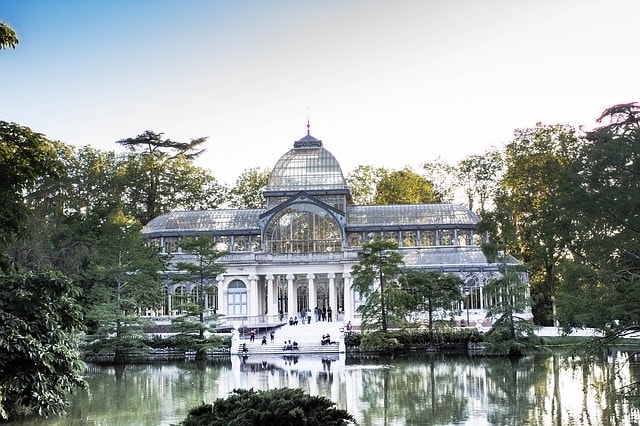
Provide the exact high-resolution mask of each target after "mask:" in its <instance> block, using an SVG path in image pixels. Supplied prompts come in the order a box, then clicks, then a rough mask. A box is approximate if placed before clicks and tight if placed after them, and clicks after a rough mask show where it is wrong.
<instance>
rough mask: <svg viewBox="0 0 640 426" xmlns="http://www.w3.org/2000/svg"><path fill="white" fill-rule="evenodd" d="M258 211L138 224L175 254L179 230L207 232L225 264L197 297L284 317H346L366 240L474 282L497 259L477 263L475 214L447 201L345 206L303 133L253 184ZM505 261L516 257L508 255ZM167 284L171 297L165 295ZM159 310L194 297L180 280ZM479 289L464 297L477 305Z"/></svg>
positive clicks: (325, 160)
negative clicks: (304, 312)
mask: <svg viewBox="0 0 640 426" xmlns="http://www.w3.org/2000/svg"><path fill="white" fill-rule="evenodd" d="M263 195H264V197H265V200H266V208H265V209H219V210H204V211H176V212H170V213H167V214H163V215H161V216H159V217H156V218H155V219H153V220H151V221H150V222H149V223H148V224H147V225H146V226H145V227H144V228H143V236H144V237H145V238H147V240H148V241H149V243H150V244H152V245H154V246H156V247H160V248H161V249H162V250H163V251H164V252H166V253H172V254H175V256H174V258H173V259H174V260H173V261H175V262H179V261H182V260H184V259H187V257H180V256H181V255H185V254H184V253H180V249H179V247H178V245H179V241H180V239H181V238H182V237H184V236H193V235H196V236H197V235H201V234H207V235H211V236H213V237H214V240H215V243H216V248H217V249H218V250H221V251H226V252H228V254H226V255H224V256H222V257H221V258H220V259H219V261H220V262H221V263H223V264H224V266H225V268H226V271H225V273H224V274H221V275H220V276H219V277H218V281H217V286H218V288H217V292H215V293H211V295H210V297H208V299H207V302H208V303H207V305H208V306H210V307H211V308H212V309H218V308H219V309H220V312H221V313H223V314H225V315H227V316H228V317H247V316H249V317H260V316H261V315H265V314H267V315H271V316H273V317H274V318H276V317H277V318H285V319H286V318H288V317H289V316H293V315H296V314H299V312H300V310H301V309H309V308H313V307H315V306H327V307H328V306H332V307H333V309H334V311H336V312H340V311H341V312H342V315H346V316H347V317H349V318H355V317H354V315H356V314H355V312H356V309H357V306H358V305H359V303H361V298H360V295H358V294H356V293H354V292H353V291H352V290H351V285H350V281H348V280H349V279H350V278H348V277H349V275H350V271H351V267H352V266H353V265H355V264H356V263H357V251H358V249H359V248H360V247H361V246H362V245H363V244H364V243H366V242H368V241H371V240H372V239H374V238H383V239H385V240H391V241H395V242H397V243H398V247H399V252H400V253H401V254H402V256H403V260H404V264H405V266H407V267H410V268H415V269H424V270H437V271H442V272H449V273H454V274H457V275H459V276H460V277H461V278H463V279H464V281H465V282H469V283H471V282H472V283H473V288H474V289H480V288H482V286H483V285H484V283H485V282H486V281H487V280H490V279H494V278H495V277H496V276H497V275H496V274H498V272H497V271H498V267H497V266H496V265H491V264H489V262H487V259H486V257H485V256H484V254H483V253H482V249H481V244H482V243H483V242H484V241H486V235H484V234H481V233H479V232H477V230H476V226H477V224H478V223H479V222H480V218H479V217H478V216H477V215H476V214H475V213H473V212H472V211H471V210H469V209H467V208H465V207H464V206H461V205H456V204H444V203H441V204H418V205H375V206H356V205H353V202H352V198H351V195H350V193H349V189H348V187H347V185H346V182H345V179H344V176H343V173H342V169H341V168H340V165H339V164H338V162H337V161H336V159H335V158H334V156H333V155H332V154H331V153H330V152H329V151H327V150H326V149H325V148H323V146H322V142H321V141H320V140H318V139H316V138H314V137H312V136H311V135H310V134H309V133H308V132H307V135H306V136H305V137H303V138H302V139H300V140H298V141H296V142H295V143H294V147H293V149H291V150H289V151H288V152H286V153H285V154H284V155H283V156H282V157H281V158H280V159H279V160H278V162H277V163H276V165H275V167H274V168H273V170H272V172H271V175H270V178H269V182H268V184H267V186H266V188H265V190H264V192H263ZM508 263H509V264H518V262H517V261H516V260H515V259H514V258H509V260H508ZM171 292H173V295H172V294H170V293H171ZM172 296H173V298H174V300H173V307H172V308H170V309H169V310H174V311H177V310H180V307H181V306H182V305H183V304H184V303H186V302H187V301H188V300H190V299H191V298H193V297H194V295H192V294H190V293H189V292H188V291H187V289H186V288H184V287H182V286H175V287H174V288H173V290H172V291H168V294H167V299H168V300H169V302H168V304H169V305H170V304H171V297H172ZM483 297H484V296H483V294H482V291H481V290H473V293H472V296H471V297H470V302H469V303H472V306H473V307H476V306H477V307H479V308H482V307H483V306H484V304H485V302H486V298H483Z"/></svg>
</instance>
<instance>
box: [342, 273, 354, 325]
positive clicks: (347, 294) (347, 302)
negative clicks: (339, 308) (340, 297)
mask: <svg viewBox="0 0 640 426" xmlns="http://www.w3.org/2000/svg"><path fill="white" fill-rule="evenodd" d="M343 277H344V320H345V321H351V319H352V318H353V314H354V312H353V290H351V279H352V278H351V273H349V272H345V273H344V274H343Z"/></svg>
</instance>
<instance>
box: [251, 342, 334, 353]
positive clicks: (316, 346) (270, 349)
mask: <svg viewBox="0 0 640 426" xmlns="http://www.w3.org/2000/svg"><path fill="white" fill-rule="evenodd" d="M338 351H339V345H338V343H331V344H328V345H322V344H320V343H310V344H309V343H305V344H301V343H299V345H298V349H297V350H288V349H284V346H283V345H276V344H267V345H255V344H251V345H247V352H246V353H244V352H243V351H242V344H241V345H240V348H239V350H238V355H245V354H247V355H251V354H260V355H266V354H283V355H290V354H297V353H309V354H311V353H313V354H325V353H326V354H334V353H338Z"/></svg>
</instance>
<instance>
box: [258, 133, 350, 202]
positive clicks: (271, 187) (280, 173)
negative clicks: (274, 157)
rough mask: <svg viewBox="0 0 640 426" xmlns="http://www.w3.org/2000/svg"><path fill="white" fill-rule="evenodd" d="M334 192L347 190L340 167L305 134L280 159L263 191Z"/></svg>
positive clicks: (319, 142) (332, 157) (320, 146)
mask: <svg viewBox="0 0 640 426" xmlns="http://www.w3.org/2000/svg"><path fill="white" fill-rule="evenodd" d="M335 189H341V190H345V189H347V184H346V182H345V180H344V176H343V174H342V169H341V168H340V164H338V161H337V160H336V159H335V157H334V156H333V155H332V154H331V153H330V152H329V151H327V150H326V149H324V148H323V147H322V141H321V140H319V139H316V138H314V137H313V136H311V135H310V134H309V131H308V130H307V135H306V136H305V137H303V138H302V139H300V140H297V141H296V142H295V143H294V145H293V149H291V150H290V151H289V152H287V153H286V154H284V155H283V156H282V157H280V159H279V160H278V162H277V163H276V165H275V166H274V168H273V170H272V171H271V175H270V177H269V183H268V184H267V187H266V191H286V192H297V191H313V190H322V191H326V190H335Z"/></svg>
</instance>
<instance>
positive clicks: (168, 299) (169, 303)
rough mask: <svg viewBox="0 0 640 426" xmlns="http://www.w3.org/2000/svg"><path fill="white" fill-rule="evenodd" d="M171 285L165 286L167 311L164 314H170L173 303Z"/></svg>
mask: <svg viewBox="0 0 640 426" xmlns="http://www.w3.org/2000/svg"><path fill="white" fill-rule="evenodd" d="M172 287H173V286H170V287H167V312H166V315H168V316H171V310H172V306H171V305H172V304H173V288H172Z"/></svg>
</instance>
